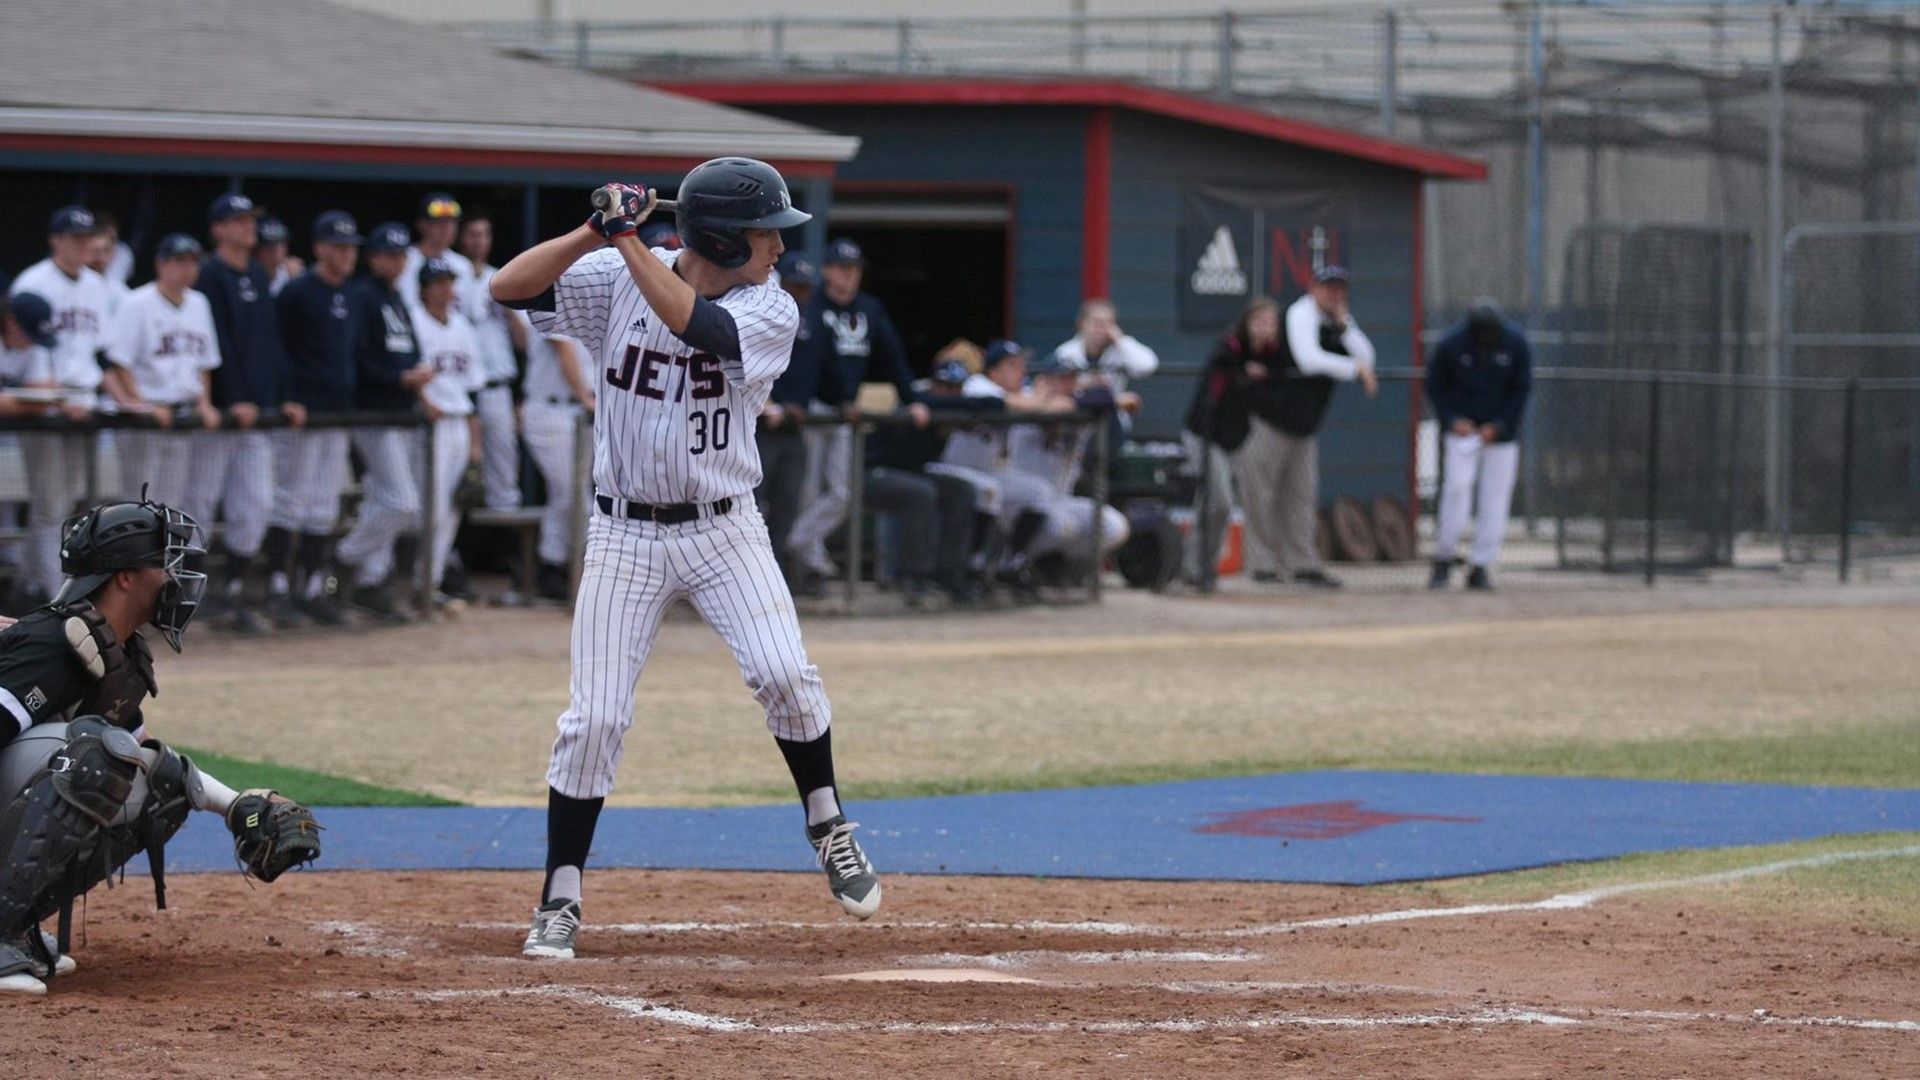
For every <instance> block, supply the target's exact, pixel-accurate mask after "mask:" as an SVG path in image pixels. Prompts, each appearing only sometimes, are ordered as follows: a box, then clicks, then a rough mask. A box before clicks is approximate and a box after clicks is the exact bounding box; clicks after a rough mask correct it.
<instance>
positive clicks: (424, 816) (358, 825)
mask: <svg viewBox="0 0 1920 1080" xmlns="http://www.w3.org/2000/svg"><path fill="white" fill-rule="evenodd" d="M849 811H850V816H852V817H853V818H854V819H855V820H857V821H860V822H862V823H863V829H862V831H861V836H862V838H863V842H864V843H865V845H866V847H867V851H868V853H869V854H870V855H871V856H872V857H873V859H874V862H875V864H876V865H877V866H878V867H879V868H880V870H881V871H882V872H883V873H885V872H889V871H891V872H905V873H926V874H1013V875H1020V876H1045V877H1096V878H1160V879H1171V880H1182V879H1193V880H1233V881H1291V882H1319V883H1326V884H1346V885H1363V884H1372V883H1376V882H1384V881H1407V880H1419V879H1427V878H1442V877H1455V876H1459V875H1462V874H1479V873H1487V872H1489V871H1496V870H1516V869H1521V868H1524V867H1530V866H1541V865H1546V864H1549V863H1559V862H1571V861H1576V860H1582V859H1600V858H1607V857H1611V856H1616V855H1625V854H1629V853H1631V852H1636V851H1663V850H1668V849H1673V848H1700V847H1720V846H1727V845H1735V844H1760V843H1772V842H1778V841H1783V840H1798V839H1807V838H1811V837H1818V836H1829V835H1834V834H1840V833H1861V832H1875V831H1880V830H1920V791H1912V790H1886V789H1874V788H1835V787H1789V786H1781V785H1761V784H1694V783H1676V782H1668V781H1648V780H1588V779H1568V778H1560V777H1533V776H1471V775H1460V774H1443V773H1386V772H1310V773H1280V774H1273V775H1266V776H1248V777H1235V778H1230V779H1220V780H1194V781H1186V782H1181V783H1171V784H1148V785H1140V786H1135V787H1103V788H1074V789H1068V790H1058V791H1031V792H1010V793H1005V794H996V795H958V796H947V797H942V798H928V799H892V800H884V801H877V802H865V803H855V804H852V805H850V806H849ZM319 816H320V819H321V821H322V822H323V823H324V824H325V825H326V826H327V832H326V835H325V838H324V839H325V845H326V852H327V854H326V858H325V860H324V862H323V863H322V867H323V868H324V869H329V870H427V869H477V870H493V869H515V870H531V869H536V868H538V867H540V866H542V865H543V864H544V860H545V844H546V812H545V811H544V810H537V809H488V808H479V807H459V808H439V809H426V808H422V809H371V808H367V809H357V808H336V809H326V810H322V811H320V812H319ZM194 818H195V820H194V821H193V822H192V823H191V824H190V825H189V826H188V828H187V829H186V830H185V831H184V832H182V833H181V835H180V836H179V837H178V838H176V839H175V841H174V842H173V843H172V844H170V845H169V846H168V848H167V866H168V869H169V870H170V871H172V870H182V871H194V870H218V869H231V868H232V866H233V857H232V853H231V847H230V843H229V841H228V839H227V837H226V834H225V832H224V830H223V829H222V828H221V827H220V825H219V823H218V822H217V821H216V820H214V819H213V817H212V816H211V815H207V814H195V815H194ZM591 865H593V866H599V867H610V866H625V867H649V868H660V869H712V870H806V869H810V868H811V867H812V852H811V851H810V850H809V849H808V847H807V845H806V843H805V841H804V839H803V838H802V834H801V817H800V811H799V808H798V807H797V806H794V805H782V806H768V807H744V808H733V809H722V810H677V809H635V810H621V809H611V810H608V811H606V813H605V814H603V815H602V816H601V819H600V829H599V832H598V835H597V837H596V840H595V843H594V848H593V857H592V863H591Z"/></svg>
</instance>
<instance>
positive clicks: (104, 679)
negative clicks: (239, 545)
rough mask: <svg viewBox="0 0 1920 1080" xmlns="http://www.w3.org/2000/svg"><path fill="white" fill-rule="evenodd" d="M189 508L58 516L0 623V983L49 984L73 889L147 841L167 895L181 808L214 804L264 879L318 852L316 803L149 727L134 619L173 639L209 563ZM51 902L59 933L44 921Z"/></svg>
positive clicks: (161, 896) (183, 815)
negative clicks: (42, 583) (202, 760)
mask: <svg viewBox="0 0 1920 1080" xmlns="http://www.w3.org/2000/svg"><path fill="white" fill-rule="evenodd" d="M201 550H202V548H201V546H200V530H199V526H197V525H196V524H195V523H194V521H193V519H192V518H190V517H188V516H187V515H185V514H183V513H181V512H180V511H178V510H175V509H172V508H171V507H167V506H163V505H161V504H159V503H154V502H147V501H145V500H144V499H143V500H142V501H140V502H121V503H108V504H106V505H104V506H97V507H94V508H93V509H91V510H88V511H85V512H84V513H81V514H79V515H77V516H75V517H73V518H70V519H68V521H67V522H66V524H65V525H64V526H63V527H62V530H61V545H60V565H61V569H62V570H63V572H64V573H65V575H66V577H65V580H64V581H63V582H62V584H61V587H60V591H59V593H58V594H57V595H56V596H55V597H54V599H53V601H52V603H50V604H48V605H46V606H45V607H42V608H39V609H37V610H34V611H32V612H29V613H28V614H27V615H26V616H25V617H24V618H22V619H20V620H19V621H18V622H10V621H9V622H8V623H7V625H6V628H5V629H4V630H3V631H0V995H7V994H45V993H46V992H47V983H48V981H49V980H52V979H53V978H54V977H55V976H56V975H62V974H65V973H67V972H70V971H72V970H74V967H75V962H74V960H73V958H72V957H70V956H67V955H65V954H66V952H67V949H68V944H69V942H68V937H69V934H68V930H69V925H70V921H71V915H72V910H73V902H74V900H76V899H78V898H79V897H80V896H82V895H84V894H85V893H86V892H87V891H88V890H89V889H91V888H93V887H94V886H95V885H98V884H99V883H100V882H102V881H105V880H106V879H107V877H108V876H109V875H110V874H112V873H113V871H115V870H118V869H120V868H121V867H122V866H124V865H125V864H126V862H127V861H128V860H129V859H131V858H133V857H134V856H135V855H137V854H139V853H141V852H143V851H144V852H146V854H147V860H148V864H149V866H150V867H151V871H152V876H153V889H154V901H155V903H156V904H157V905H158V906H160V907H163V908H164V907H166V906H167V899H166V855H165V851H166V843H167V841H168V840H169V839H171V838H172V837H173V835H174V834H175V833H176V832H178V831H179V830H180V827H181V826H182V825H184V824H185V823H186V819H187V814H188V812H189V811H191V810H207V811H211V812H213V813H216V814H219V815H221V817H222V818H223V819H224V820H225V821H226V823H227V826H228V828H229V829H230V830H231V831H232V832H233V834H234V851H235V854H236V855H237V856H238V857H239V860H240V862H241V865H242V866H243V867H244V868H245V869H246V871H247V872H248V873H249V874H251V875H253V876H255V877H257V878H259V879H260V880H262V881H272V880H273V879H275V878H277V877H279V876H280V874H281V873H283V872H285V871H286V870H288V869H289V868H291V867H294V866H299V865H303V864H305V863H309V862H311V861H313V860H314V859H316V858H318V857H319V855H320V837H319V826H318V825H317V824H316V823H315V822H314V820H313V815H312V814H311V813H309V812H308V811H307V810H306V809H305V808H304V807H302V806H300V805H299V804H298V803H295V802H293V801H291V800H289V799H287V798H285V797H284V796H281V795H279V794H277V793H275V792H271V791H267V790H265V789H255V790H252V791H246V792H236V791H234V790H233V789H232V788H230V787H228V786H227V785H225V784H223V783H221V782H220V781H219V780H217V779H215V778H214V777H213V776H211V775H209V774H208V773H207V772H206V771H205V770H202V769H200V768H198V767H197V766H195V765H194V763H193V762H192V761H190V760H188V759H187V758H186V757H184V756H182V755H180V754H178V753H176V752H174V750H172V749H171V748H170V747H168V746H167V745H166V744H165V743H164V742H161V741H160V740H159V738H157V737H156V736H155V734H154V733H153V732H152V731H151V730H150V729H149V728H148V727H147V726H146V722H145V720H144V718H143V716H142V714H141V705H142V703H143V702H144V701H145V700H146V698H147V697H149V696H153V695H157V694H158V693H159V689H158V687H157V685H156V683H155V679H154V666H153V654H152V652H151V650H149V649H148V647H147V642H146V639H145V637H144V636H142V634H141V632H140V628H141V627H144V626H152V627H153V628H154V629H156V630H158V631H160V634H161V636H162V637H163V638H165V640H166V642H167V644H168V645H170V646H172V647H173V649H174V651H175V652H178V651H179V650H180V639H181V635H182V634H183V633H184V632H185V631H186V628H187V623H188V622H189V621H191V620H192V618H193V614H194V611H195V610H196V609H197V608H198V607H199V603H200V598H201V594H202V593H203V592H204V591H205V589H206V585H207V579H206V577H205V575H203V574H200V573H197V572H195V571H192V570H189V569H187V560H188V558H190V557H191V556H194V555H197V554H199V553H200V552H201ZM56 914H57V915H59V922H58V926H59V933H58V934H57V935H55V934H48V933H46V932H45V931H44V930H42V929H41V923H42V922H44V921H45V920H47V919H49V918H51V917H53V916H54V915H56Z"/></svg>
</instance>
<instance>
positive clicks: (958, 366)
mask: <svg viewBox="0 0 1920 1080" xmlns="http://www.w3.org/2000/svg"><path fill="white" fill-rule="evenodd" d="M967 375H968V372H967V362H966V361H965V360H942V361H940V362H939V363H937V364H935V365H933V381H934V382H937V383H945V384H947V385H948V386H958V385H959V384H961V383H963V382H966V381H967Z"/></svg>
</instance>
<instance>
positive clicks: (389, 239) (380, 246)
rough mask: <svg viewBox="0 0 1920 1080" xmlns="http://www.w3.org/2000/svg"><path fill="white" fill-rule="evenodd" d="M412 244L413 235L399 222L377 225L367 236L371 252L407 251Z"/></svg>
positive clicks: (385, 222) (368, 247) (368, 248)
mask: <svg viewBox="0 0 1920 1080" xmlns="http://www.w3.org/2000/svg"><path fill="white" fill-rule="evenodd" d="M411 243H413V234H412V233H410V232H408V231H407V227H406V226H405V225H402V224H400V223H399V222H397V221H383V222H381V223H380V224H378V225H375V226H374V227H373V231H372V232H370V233H368V234H367V250H368V251H369V252H377V251H405V250H407V245H408V244H411Z"/></svg>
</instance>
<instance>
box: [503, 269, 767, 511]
mask: <svg viewBox="0 0 1920 1080" xmlns="http://www.w3.org/2000/svg"><path fill="white" fill-rule="evenodd" d="M653 254H654V256H655V257H656V258H658V259H660V260H661V261H662V262H664V263H666V264H668V265H669V266H671V265H673V263H674V262H675V261H676V260H677V259H678V258H679V255H680V253H679V252H677V251H668V250H666V249H664V248H655V249H654V250H653ZM714 302H715V303H717V304H719V305H720V306H721V307H722V308H725V309H726V311H727V313H728V314H729V315H731V316H732V317H733V322H734V326H735V328H736V329H737V331H738V332H739V339H740V357H739V358H738V359H721V358H720V357H717V356H714V355H712V354H710V353H704V352H701V351H700V350H698V349H696V348H694V347H693V346H691V345H689V344H687V343H686V342H684V341H682V340H680V338H679V337H677V336H675V334H674V332H673V331H672V330H670V329H668V327H667V326H666V324H665V323H664V322H662V321H661V319H660V317H659V316H658V315H657V314H656V313H655V312H654V311H653V309H652V307H651V306H649V305H648V303H647V300H646V297H644V296H642V295H641V293H640V288H639V286H637V285H635V284H634V282H633V278H632V277H631V275H629V273H628V272H627V266H626V262H625V261H624V260H623V259H622V258H621V255H620V253H619V251H617V250H615V249H613V248H604V249H602V250H599V251H595V252H591V253H589V254H588V255H586V256H585V257H583V258H581V259H580V261H578V262H576V263H574V264H573V266H572V267H571V268H569V269H568V270H567V272H566V273H565V274H562V275H561V277H560V280H559V281H558V282H556V283H555V285H554V301H553V307H554V310H552V311H536V312H534V313H533V325H534V327H535V328H536V329H537V330H539V331H540V332H541V333H546V334H565V335H567V336H569V337H572V338H574V339H576V340H578V341H579V342H580V343H581V344H582V345H583V346H585V348H586V351H587V356H588V358H589V360H590V361H592V362H594V363H595V366H596V368H597V374H595V375H593V376H592V381H593V382H595V383H596V384H597V385H596V387H595V389H596V390H597V391H598V395H599V408H598V411H597V413H596V414H595V417H594V438H593V485H594V488H595V489H596V490H597V491H598V492H600V493H601V494H603V495H607V496H611V497H614V498H619V499H625V500H627V501H629V502H635V503H645V504H649V505H671V504H678V503H711V502H716V501H718V500H720V499H729V498H733V499H739V498H745V497H747V496H750V495H751V494H752V493H753V489H754V488H755V487H758V486H759V484H760V453H759V451H758V449H757V448H756V447H755V445H754V439H753V425H754V421H755V418H756V417H757V416H759V414H760V408H761V406H763V405H765V404H766V401H767V395H768V394H769V393H770V392H771V390H772V389H773V380H774V379H775V378H777V377H778V376H779V375H780V373H781V372H782V371H784V370H786V367H787V362H788V360H789V359H791V356H792V351H793V337H794V331H795V329H796V328H797V327H798V325H799V322H800V313H799V309H798V308H797V307H796V306H795V304H794V301H793V297H792V296H790V295H788V294H787V292H786V291H785V290H783V289H780V288H778V287H776V286H773V285H742V286H740V287H738V288H736V289H734V290H732V291H731V292H729V293H727V294H726V295H725V296H722V297H720V298H718V299H717V300H716V301H714Z"/></svg>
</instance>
